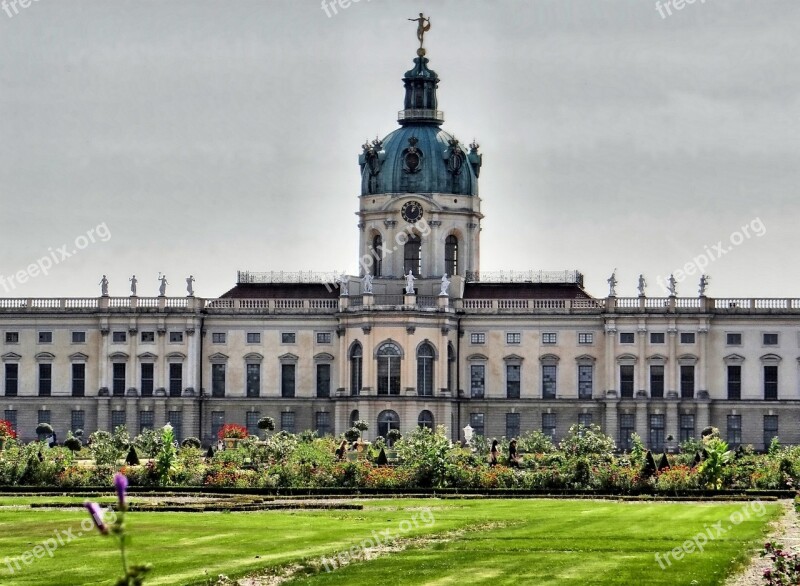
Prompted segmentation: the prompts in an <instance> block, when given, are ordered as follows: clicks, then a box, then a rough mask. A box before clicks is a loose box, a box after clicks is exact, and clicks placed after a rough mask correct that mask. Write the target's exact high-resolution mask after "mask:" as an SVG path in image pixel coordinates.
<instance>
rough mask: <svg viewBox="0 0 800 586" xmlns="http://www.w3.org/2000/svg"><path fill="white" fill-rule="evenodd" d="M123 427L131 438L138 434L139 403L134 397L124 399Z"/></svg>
mask: <svg viewBox="0 0 800 586" xmlns="http://www.w3.org/2000/svg"><path fill="white" fill-rule="evenodd" d="M125 427H127V428H128V433H130V434H131V436H134V435H136V434H138V433H139V401H138V399H136V398H134V397H126V398H125Z"/></svg>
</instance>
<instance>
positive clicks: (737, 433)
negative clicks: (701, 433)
mask: <svg viewBox="0 0 800 586" xmlns="http://www.w3.org/2000/svg"><path fill="white" fill-rule="evenodd" d="M727 439H728V445H729V446H730V447H731V448H738V447H739V445H740V444H741V443H742V416H741V415H728V437H727Z"/></svg>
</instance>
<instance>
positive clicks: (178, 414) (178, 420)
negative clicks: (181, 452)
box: [167, 411, 183, 442]
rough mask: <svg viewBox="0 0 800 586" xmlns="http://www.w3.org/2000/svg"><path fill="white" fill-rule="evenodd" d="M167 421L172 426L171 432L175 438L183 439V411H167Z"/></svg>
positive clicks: (180, 440)
mask: <svg viewBox="0 0 800 586" xmlns="http://www.w3.org/2000/svg"><path fill="white" fill-rule="evenodd" d="M167 421H168V422H169V424H170V425H171V426H172V433H173V435H174V436H175V439H176V440H177V441H179V442H182V441H183V412H182V411H169V412H167Z"/></svg>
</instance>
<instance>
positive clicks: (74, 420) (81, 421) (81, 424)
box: [69, 409, 86, 433]
mask: <svg viewBox="0 0 800 586" xmlns="http://www.w3.org/2000/svg"><path fill="white" fill-rule="evenodd" d="M69 429H70V431H72V433H75V432H76V431H78V430H79V429H81V430H83V429H86V412H85V411H83V410H81V409H74V410H73V411H72V413H71V414H70V424H69Z"/></svg>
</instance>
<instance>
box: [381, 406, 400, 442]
mask: <svg viewBox="0 0 800 586" xmlns="http://www.w3.org/2000/svg"><path fill="white" fill-rule="evenodd" d="M390 429H400V417H399V416H398V415H397V413H395V412H394V411H392V410H391V409H387V410H386V411H381V412H380V413H379V414H378V435H379V436H381V437H386V436H387V434H388V433H389V430H390ZM389 443H390V444H391V441H389Z"/></svg>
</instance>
